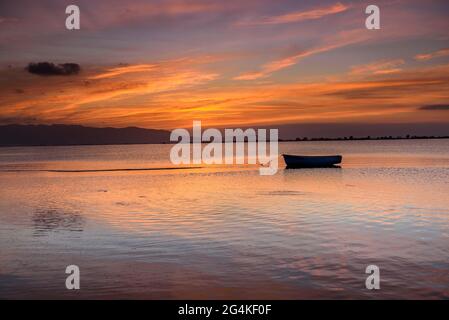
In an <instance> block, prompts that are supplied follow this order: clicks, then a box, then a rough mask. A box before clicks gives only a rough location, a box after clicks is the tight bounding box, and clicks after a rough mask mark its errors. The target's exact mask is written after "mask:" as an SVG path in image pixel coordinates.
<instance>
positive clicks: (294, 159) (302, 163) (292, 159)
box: [282, 154, 343, 168]
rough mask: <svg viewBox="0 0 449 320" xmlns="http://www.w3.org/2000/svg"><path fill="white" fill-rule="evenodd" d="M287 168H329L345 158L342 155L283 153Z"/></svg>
mask: <svg viewBox="0 0 449 320" xmlns="http://www.w3.org/2000/svg"><path fill="white" fill-rule="evenodd" d="M282 156H283V157H284V161H285V164H286V165H287V168H328V167H333V166H335V165H337V164H339V163H341V160H342V159H343V157H342V156H294V155H288V154H283V155H282Z"/></svg>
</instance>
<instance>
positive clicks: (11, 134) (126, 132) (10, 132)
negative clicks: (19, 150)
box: [0, 125, 170, 146]
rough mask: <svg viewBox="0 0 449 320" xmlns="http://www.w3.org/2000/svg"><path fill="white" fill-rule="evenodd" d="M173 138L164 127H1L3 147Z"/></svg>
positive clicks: (141, 141) (139, 141) (122, 142)
mask: <svg viewBox="0 0 449 320" xmlns="http://www.w3.org/2000/svg"><path fill="white" fill-rule="evenodd" d="M169 141H170V132H169V131H164V130H153V129H142V128H136V127H129V128H91V127H84V126H78V125H4V126H0V146H60V145H64V146H65V145H102V144H103V145H104V144H147V143H166V142H169Z"/></svg>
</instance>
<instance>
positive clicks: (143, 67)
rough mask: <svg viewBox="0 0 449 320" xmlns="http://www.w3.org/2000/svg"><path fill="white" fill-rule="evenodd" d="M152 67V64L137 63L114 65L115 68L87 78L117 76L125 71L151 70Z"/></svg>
mask: <svg viewBox="0 0 449 320" xmlns="http://www.w3.org/2000/svg"><path fill="white" fill-rule="evenodd" d="M154 68H155V65H152V64H138V65H132V66H123V67H116V68H112V69H108V70H107V71H106V72H103V73H100V74H97V75H94V76H91V77H89V79H91V80H97V79H105V78H112V77H117V76H120V75H123V74H127V73H136V72H145V71H151V70H153V69H154Z"/></svg>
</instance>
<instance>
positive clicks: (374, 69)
mask: <svg viewBox="0 0 449 320" xmlns="http://www.w3.org/2000/svg"><path fill="white" fill-rule="evenodd" d="M403 64H405V61H404V60H403V59H395V60H381V61H375V62H372V63H369V64H365V65H358V66H353V67H351V71H350V74H351V75H369V74H374V75H382V74H392V73H398V72H401V71H402V69H401V68H399V67H400V66H402V65H403Z"/></svg>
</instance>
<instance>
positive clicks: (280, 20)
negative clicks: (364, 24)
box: [237, 2, 349, 25]
mask: <svg viewBox="0 0 449 320" xmlns="http://www.w3.org/2000/svg"><path fill="white" fill-rule="evenodd" d="M348 9H349V6H347V5H344V4H341V3H340V2H338V3H336V4H334V5H331V6H328V7H324V8H315V9H311V10H308V11H295V12H290V13H287V14H283V15H278V16H272V17H265V18H261V19H260V20H255V21H243V22H239V23H237V25H274V24H285V23H293V22H300V21H306V20H316V19H320V18H322V17H325V16H329V15H333V14H337V13H340V12H344V11H346V10H348Z"/></svg>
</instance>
